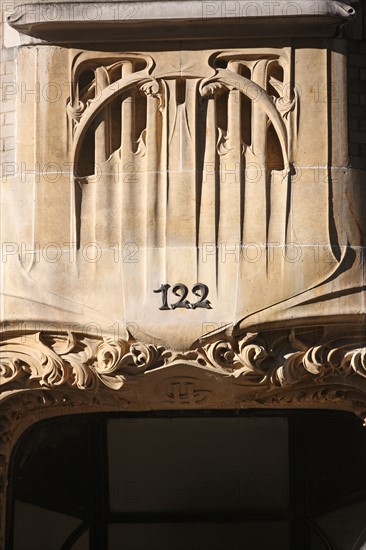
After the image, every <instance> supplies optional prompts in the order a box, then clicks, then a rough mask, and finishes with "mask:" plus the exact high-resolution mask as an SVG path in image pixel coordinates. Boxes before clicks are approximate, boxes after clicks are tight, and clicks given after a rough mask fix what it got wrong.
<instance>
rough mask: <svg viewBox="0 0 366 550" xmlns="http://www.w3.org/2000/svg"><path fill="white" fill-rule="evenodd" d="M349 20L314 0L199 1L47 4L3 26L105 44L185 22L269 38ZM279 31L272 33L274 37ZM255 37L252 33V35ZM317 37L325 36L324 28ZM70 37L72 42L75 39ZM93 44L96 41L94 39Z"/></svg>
mask: <svg viewBox="0 0 366 550" xmlns="http://www.w3.org/2000/svg"><path fill="white" fill-rule="evenodd" d="M354 15H355V10H354V8H353V7H351V6H350V4H349V3H347V2H338V1H336V0H318V1H317V2H316V3H315V4H314V2H312V1H311V0H303V1H302V2H301V3H296V2H292V1H289V0H280V1H276V2H267V1H264V0H258V1H257V2H255V3H254V2H252V1H249V0H239V1H237V0H224V1H223V2H220V3H216V2H210V1H203V2H202V1H201V0H185V1H183V2H181V1H177V0H158V1H156V2H151V1H150V0H145V1H142V2H136V1H130V2H129V1H126V0H125V1H119V2H108V1H107V2H102V3H97V2H95V1H94V2H93V1H92V2H89V3H83V2H54V1H53V2H52V1H50V2H23V3H22V2H21V3H19V4H17V5H16V6H15V11H14V12H13V13H11V14H9V15H8V17H7V23H8V24H9V25H10V26H11V27H13V28H14V29H16V30H17V31H18V32H20V33H23V34H27V35H29V36H33V37H37V38H45V39H46V41H48V40H50V37H51V36H52V33H53V32H55V33H56V35H57V40H58V41H60V40H62V39H63V37H64V38H65V40H68V39H69V38H70V36H74V35H73V33H74V32H75V31H76V32H77V34H78V35H79V40H80V39H81V37H80V30H81V31H83V30H85V29H91V28H93V30H94V31H95V32H99V33H103V40H105V33H109V32H110V30H111V29H112V30H113V29H124V30H128V29H133V34H134V35H135V36H143V35H144V33H145V34H146V31H148V32H150V31H151V30H152V29H153V28H154V27H156V28H157V27H158V28H159V33H161V28H162V27H164V26H165V27H166V28H169V29H175V30H176V32H181V31H180V30H179V26H182V25H184V24H186V23H189V24H190V25H194V26H197V25H199V26H200V27H205V26H206V27H207V25H211V24H216V25H217V24H220V25H224V26H228V27H230V25H231V24H232V23H233V22H235V23H239V24H240V26H241V27H243V26H244V27H248V26H251V25H253V23H254V24H256V23H258V24H260V25H262V26H263V25H267V26H271V27H272V31H273V32H275V33H276V32H277V31H276V29H275V27H276V24H278V23H279V24H280V25H287V26H288V27H289V28H291V32H292V33H295V34H296V32H300V33H303V32H305V28H306V29H307V31H306V32H311V29H314V27H317V26H319V27H324V25H325V26H329V27H333V26H334V25H336V26H337V25H341V24H343V23H345V22H347V21H349V20H350V19H352V18H353V17H354ZM191 30H192V29H191ZM283 30H284V29H283V28H281V30H278V32H279V34H280V35H281V33H283ZM216 32H217V29H216ZM260 32H261V30H260V29H257V31H256V34H258V33H260ZM263 32H264V31H263ZM266 32H267V33H268V29H267V31H266ZM322 32H326V31H325V29H324V28H323V30H322ZM228 34H229V35H230V31H229V33H228ZM56 35H55V36H56ZM173 35H174V33H173ZM172 37H173V38H174V36H172ZM75 38H76V40H77V35H76V36H75ZM96 39H97V36H94V40H96ZM89 40H90V38H89Z"/></svg>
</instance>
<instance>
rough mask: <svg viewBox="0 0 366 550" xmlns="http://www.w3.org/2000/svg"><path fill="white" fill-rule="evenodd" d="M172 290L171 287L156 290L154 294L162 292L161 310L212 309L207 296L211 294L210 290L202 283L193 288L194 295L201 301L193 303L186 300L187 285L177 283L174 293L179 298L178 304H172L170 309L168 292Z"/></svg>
mask: <svg viewBox="0 0 366 550" xmlns="http://www.w3.org/2000/svg"><path fill="white" fill-rule="evenodd" d="M169 289H170V285H168V284H165V285H160V288H157V289H156V290H154V292H156V293H157V292H161V301H162V305H161V306H160V307H159V309H161V310H167V309H178V308H183V309H198V308H205V309H212V306H211V302H210V301H209V300H207V296H208V293H209V289H208V286H207V285H204V284H202V283H197V284H195V285H194V286H193V288H192V293H193V294H194V295H195V296H197V297H198V298H199V299H198V300H197V301H196V302H194V303H191V302H189V301H188V300H187V299H186V298H187V296H188V292H189V291H188V288H187V286H186V285H183V284H182V283H177V284H176V285H174V286H173V288H172V292H173V294H174V295H175V296H177V297H178V298H179V300H178V301H177V302H174V303H173V304H170V307H169V305H168V291H169Z"/></svg>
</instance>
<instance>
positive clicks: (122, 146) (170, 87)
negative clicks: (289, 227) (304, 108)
mask: <svg viewBox="0 0 366 550" xmlns="http://www.w3.org/2000/svg"><path fill="white" fill-rule="evenodd" d="M290 81H291V78H290V64H289V60H288V59H287V54H286V55H285V54H283V55H282V56H281V55H279V54H273V53H268V54H267V55H264V54H261V55H257V56H256V55H253V54H250V55H249V54H245V53H240V52H237V51H236V52H216V53H214V54H211V55H210V56H209V57H208V59H207V64H206V66H205V67H202V66H201V67H198V68H197V67H194V66H192V67H190V66H187V67H186V68H184V67H183V68H180V67H177V68H174V67H173V68H171V70H168V71H167V70H165V72H164V67H162V68H161V67H160V66H159V62H158V61H157V62H155V60H154V59H153V58H152V57H151V56H150V55H147V54H135V53H124V54H106V53H104V54H101V55H100V56H99V55H94V56H92V55H90V54H86V53H82V54H79V55H78V56H76V58H75V60H74V63H73V68H72V86H71V92H70V102H69V104H68V107H67V110H68V114H69V120H70V151H71V158H72V162H73V164H74V167H75V176H76V193H81V194H82V193H83V192H86V187H85V185H84V183H87V182H89V183H93V182H94V180H95V179H96V176H97V172H98V170H99V172H100V177H98V178H97V179H98V183H99V187H98V191H96V193H97V198H96V199H94V200H97V201H98V202H99V203H102V204H105V205H106V209H107V208H108V205H110V209H112V206H113V205H112V202H113V201H114V203H116V195H117V194H118V191H117V190H113V191H111V190H107V188H108V185H110V181H113V182H114V183H115V184H116V183H118V184H119V186H120V187H121V191H120V192H119V195H121V196H120V198H119V200H118V198H117V203H118V202H119V201H120V202H121V204H123V205H124V208H123V211H124V214H126V213H127V212H129V213H130V214H128V215H127V216H125V215H124V216H123V217H124V220H123V221H119V220H118V219H116V220H115V222H114V223H115V224H116V226H117V228H115V229H114V228H113V227H107V228H105V227H104V228H103V231H101V232H100V235H99V236H98V235H96V237H97V240H98V242H104V241H105V242H106V244H110V243H113V242H116V236H117V235H118V236H120V235H122V237H124V236H125V238H123V241H124V242H129V241H130V240H131V238H132V237H134V239H133V240H134V242H138V243H139V244H142V245H145V244H146V245H147V246H157V247H159V246H162V245H164V244H166V245H167V246H169V242H165V241H164V237H163V235H164V234H165V232H166V228H167V227H168V225H169V224H170V222H172V223H174V219H176V218H178V217H179V216H180V215H181V212H180V210H181V205H182V203H185V204H186V205H187V204H189V205H191V204H192V206H190V207H189V208H191V209H192V212H188V213H187V217H188V218H189V219H190V220H191V221H190V223H189V225H188V224H187V235H186V236H184V243H183V242H182V244H184V245H187V246H199V245H200V243H201V242H203V241H204V240H209V241H210V242H218V241H224V242H226V241H229V242H240V243H242V242H244V241H246V242H251V241H252V240H258V239H257V235H251V231H250V228H251V226H252V225H253V224H252V222H251V219H250V217H251V212H253V215H254V216H257V217H258V216H264V217H267V218H268V211H269V209H270V203H271V198H270V194H271V192H270V189H271V179H272V178H273V177H274V174H276V177H277V179H278V178H280V179H281V180H284V181H286V180H287V178H288V174H289V171H290V164H291V156H292V153H291V143H292V138H293V137H294V134H295V133H296V108H297V103H298V97H297V96H296V92H295V90H294V89H293V88H292V87H291V84H290ZM106 174H107V175H108V176H106ZM253 174H254V176H253ZM212 178H214V179H215V181H216V183H213V180H212ZM253 178H254V179H255V189H256V193H258V189H261V191H260V192H259V194H263V197H264V200H265V204H262V201H261V200H260V201H258V200H257V199H258V197H257V198H256V200H255V201H254V197H252V195H253V193H254V190H253V191H252V189H251V188H252V187H254V184H253V181H251V180H253ZM104 180H106V181H104ZM107 180H108V181H107ZM145 180H146V186H147V187H149V188H150V189H151V190H152V191H150V194H151V197H149V196H148V197H147V201H146V207H145V205H144V208H146V210H145V211H144V212H143V213H142V214H143V215H138V214H139V211H140V210H141V208H142V206H141V204H138V202H137V200H134V199H133V194H134V187H135V185H136V184H137V183H139V184H140V185H144V182H145ZM209 180H210V185H208V181H209ZM211 180H212V181H211ZM232 180H234V182H232ZM183 183H184V189H182V186H183ZM228 183H230V192H229V186H228ZM115 187H116V186H115ZM90 193H91V192H90V191H89V194H90ZM147 193H148V191H147ZM111 194H114V197H112V198H111ZM86 195H87V193H86ZM157 195H158V197H157ZM168 198H169V212H165V211H164V212H163V211H162V210H161V208H162V207H161V206H158V207H153V206H152V205H151V206H150V203H155V202H156V200H157V201H158V202H160V203H165V202H167V201H168ZM212 201H214V203H215V204H216V206H215V208H214V209H213V212H211V211H209V210H208V209H207V207H206V204H210V203H212ZM252 201H254V202H255V204H257V203H259V204H260V206H254V205H252V204H251V202H252ZM79 202H80V203H82V200H81V199H80V200H79ZM87 202H88V198H87V199H86V203H85V209H86V208H87ZM193 203H195V204H193ZM231 203H232V204H231ZM227 205H229V208H228V210H230V220H227V221H226V220H224V217H225V215H226V214H225V210H226V207H227ZM159 208H160V210H161V211H160V210H159ZM218 209H219V211H220V213H219V212H218ZM256 210H260V211H261V212H259V211H258V212H256ZM75 211H76V218H77V219H76V226H77V228H78V232H79V235H78V238H77V241H78V242H80V240H83V239H84V240H85V241H86V242H87V241H88V240H90V239H91V238H93V237H94V236H95V235H90V234H88V233H87V231H86V230H85V231H84V228H83V227H80V225H81V222H80V219H85V217H86V216H87V212H86V211H85V212H84V213H83V212H78V207H76V209H75ZM284 217H286V213H285V214H284ZM211 218H212V219H211ZM220 218H221V219H220ZM281 221H282V220H281ZM268 223H269V220H268V219H263V227H264V228H266V225H267V226H268ZM285 223H286V221H285ZM207 225H209V226H212V232H211V233H212V234H210V235H206V234H205V229H204V228H205V227H207ZM146 228H153V231H151V232H149V235H146ZM168 232H169V228H168ZM266 234H267V235H268V227H267V228H266V229H264V234H263V241H261V242H263V245H264V246H265V241H266ZM83 235H85V236H84V237H83ZM146 239H147V241H148V242H146ZM281 239H282V235H281ZM118 240H119V239H117V241H118Z"/></svg>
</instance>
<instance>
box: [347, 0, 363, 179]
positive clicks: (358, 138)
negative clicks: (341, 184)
mask: <svg viewBox="0 0 366 550" xmlns="http://www.w3.org/2000/svg"><path fill="white" fill-rule="evenodd" d="M352 6H353V7H354V8H355V9H356V11H357V20H355V21H354V23H351V24H350V26H349V28H348V29H347V31H346V37H347V39H348V142H349V157H350V165H351V166H352V167H353V168H366V0H358V1H356V2H354V3H353V4H352Z"/></svg>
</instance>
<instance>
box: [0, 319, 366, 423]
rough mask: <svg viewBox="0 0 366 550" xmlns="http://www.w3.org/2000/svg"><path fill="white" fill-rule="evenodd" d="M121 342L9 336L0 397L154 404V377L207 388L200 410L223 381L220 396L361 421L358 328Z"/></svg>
mask: <svg viewBox="0 0 366 550" xmlns="http://www.w3.org/2000/svg"><path fill="white" fill-rule="evenodd" d="M127 338H128V339H127ZM127 338H126V339H120V340H114V339H113V338H112V337H109V336H106V337H104V338H102V337H91V336H84V335H82V334H72V333H64V334H52V333H49V332H34V333H28V334H26V335H24V334H19V333H13V334H9V335H8V336H7V337H6V338H5V339H3V341H2V342H1V344H0V361H1V362H0V384H1V389H2V400H3V401H6V400H7V398H8V399H11V396H12V395H18V394H19V393H21V392H27V393H29V392H32V391H35V392H39V391H40V390H47V392H48V391H49V390H57V391H58V392H60V391H61V392H66V394H67V395H69V396H70V398H71V399H72V396H75V397H76V399H78V396H80V391H82V393H83V394H84V393H85V392H86V393H90V394H91V395H95V396H96V397H98V398H99V396H100V397H101V398H102V397H103V396H105V397H106V400H107V401H108V399H110V398H112V399H113V397H112V396H113V395H114V396H116V397H118V398H120V397H121V398H122V399H123V400H125V401H126V403H127V402H130V403H134V404H135V405H136V406H137V408H138V407H139V406H140V407H141V408H142V409H143V408H144V405H147V406H150V408H158V407H159V403H158V400H157V395H156V394H154V387H156V385H155V386H154V380H156V382H157V384H158V385H159V386H161V383H162V382H164V381H166V382H167V387H168V386H169V384H170V383H171V379H172V378H174V377H175V378H177V379H178V378H180V379H181V381H182V383H186V382H187V380H188V382H189V383H190V384H193V385H194V386H195V387H197V390H200V389H201V390H203V388H205V386H207V387H208V388H209V390H208V392H207V396H206V397H205V398H203V399H200V401H201V404H203V405H204V406H206V405H207V407H210V406H214V405H215V404H216V405H218V404H219V400H220V398H221V397H222V395H223V392H222V390H221V389H220V386H222V385H223V386H224V388H225V391H226V390H227V388H228V387H229V386H230V387H231V390H230V392H227V395H226V400H227V401H232V402H236V403H237V404H238V403H241V404H242V405H243V406H245V407H249V406H274V405H275V406H282V405H283V406H287V405H291V404H293V405H296V406H299V405H304V406H313V407H314V406H318V405H319V407H321V406H322V405H325V406H328V408H329V407H332V406H334V405H335V406H336V408H340V409H342V408H345V409H349V408H351V409H352V410H354V411H355V412H356V413H357V414H359V415H360V416H362V417H363V418H366V393H365V392H366V341H365V336H364V331H363V330H362V329H359V328H354V329H352V328H351V329H348V330H347V331H344V333H342V328H335V327H333V328H322V329H318V330H315V329H314V328H308V329H306V328H303V329H291V330H290V329H289V330H272V331H268V332H262V333H247V334H244V335H241V336H235V335H234V334H232V333H231V334H229V333H228V331H226V332H225V331H223V332H221V333H220V334H219V335H216V336H212V337H210V336H207V338H204V339H202V340H201V341H199V342H197V343H196V344H195V345H194V346H193V347H192V348H191V349H190V350H188V351H184V352H179V351H173V350H169V349H166V348H165V347H162V346H159V345H153V344H144V343H141V342H137V341H135V340H134V339H132V338H130V337H127ZM145 380H148V383H149V388H150V389H149V388H148V386H145ZM233 388H234V389H233ZM77 390H80V391H77ZM97 390H98V391H97ZM140 390H142V391H140ZM210 390H212V391H210ZM215 390H217V395H216V394H215ZM167 391H168V390H167ZM224 393H225V392H224ZM168 394H169V391H168ZM168 394H167V395H168ZM162 401H163V400H162ZM178 404H181V403H174V401H171V402H170V403H169V401H167V400H165V401H164V405H172V406H173V407H174V405H178ZM188 404H189V405H191V406H192V405H195V402H192V403H188ZM160 405H161V404H160Z"/></svg>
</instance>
